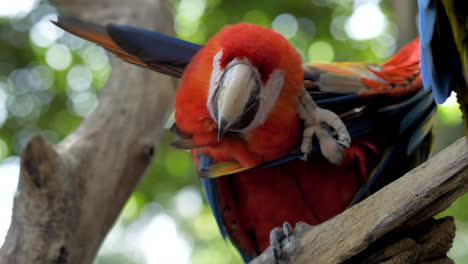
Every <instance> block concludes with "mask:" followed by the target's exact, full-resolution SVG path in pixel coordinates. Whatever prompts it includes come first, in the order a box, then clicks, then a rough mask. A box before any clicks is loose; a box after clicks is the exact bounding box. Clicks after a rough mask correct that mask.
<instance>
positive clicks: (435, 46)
mask: <svg viewBox="0 0 468 264" xmlns="http://www.w3.org/2000/svg"><path fill="white" fill-rule="evenodd" d="M418 7H419V33H420V35H421V71H422V77H423V83H424V87H425V88H426V89H432V92H433V94H434V97H435V100H436V102H437V103H438V104H441V103H443V102H444V101H445V100H446V99H447V97H448V96H449V95H450V93H451V91H455V92H456V93H457V99H458V102H459V103H460V108H461V110H462V112H463V119H464V123H465V131H467V132H468V117H467V113H468V79H467V77H468V24H467V21H468V4H467V3H466V2H465V1H455V0H442V1H435V0H418Z"/></svg>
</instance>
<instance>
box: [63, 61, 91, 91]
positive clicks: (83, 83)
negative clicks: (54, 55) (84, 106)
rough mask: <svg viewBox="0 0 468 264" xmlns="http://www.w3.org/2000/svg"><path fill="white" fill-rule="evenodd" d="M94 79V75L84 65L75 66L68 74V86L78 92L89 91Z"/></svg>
mask: <svg viewBox="0 0 468 264" xmlns="http://www.w3.org/2000/svg"><path fill="white" fill-rule="evenodd" d="M92 79H93V73H92V72H91V71H90V70H89V69H88V68H87V67H85V66H84V65H82V64H76V65H74V66H73V67H72V68H71V69H70V70H69V71H68V73H67V83H68V86H69V87H70V88H71V89H72V90H74V91H77V92H80V91H86V90H88V89H89V88H90V87H91V81H92Z"/></svg>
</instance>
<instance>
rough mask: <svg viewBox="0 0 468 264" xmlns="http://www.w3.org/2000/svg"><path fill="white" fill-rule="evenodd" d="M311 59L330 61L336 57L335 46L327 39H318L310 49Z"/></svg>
mask: <svg viewBox="0 0 468 264" xmlns="http://www.w3.org/2000/svg"><path fill="white" fill-rule="evenodd" d="M308 55H309V61H315V62H329V61H332V60H333V58H334V57H335V52H334V51H333V47H332V46H331V45H330V44H329V43H328V42H326V41H317V42H314V43H312V45H310V47H309V50H308Z"/></svg>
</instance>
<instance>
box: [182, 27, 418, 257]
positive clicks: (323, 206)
mask: <svg viewBox="0 0 468 264" xmlns="http://www.w3.org/2000/svg"><path fill="white" fill-rule="evenodd" d="M416 43H417V40H416V41H415V42H413V43H412V44H411V45H410V46H409V47H408V48H407V49H405V50H404V51H403V52H402V53H399V54H398V55H397V57H396V58H393V59H391V60H389V61H388V62H387V63H385V64H383V65H382V67H381V68H380V69H379V70H374V69H373V68H371V67H367V66H363V65H362V64H352V65H351V64H343V63H342V64H320V65H317V64H314V65H313V66H314V67H318V68H320V67H321V69H322V70H324V69H325V70H326V71H327V72H332V73H333V70H334V69H335V71H334V74H339V75H340V76H341V77H343V76H345V77H346V78H348V79H349V80H352V82H353V84H355V82H358V83H359V85H360V86H362V87H364V88H365V90H363V92H362V94H364V95H365V93H366V91H370V90H373V89H375V90H377V91H378V92H381V89H384V88H386V87H389V86H392V85H394V84H391V82H392V81H395V82H401V79H407V78H408V77H409V76H410V77H412V78H419V77H418V74H419V67H418V66H417V65H419V64H418V60H419V51H418V50H417V49H416V48H415V47H416V45H417V44H416ZM221 49H223V56H222V58H221V67H225V66H226V65H227V63H229V61H230V60H231V59H233V58H244V57H245V58H247V59H249V61H250V62H251V64H252V65H254V66H256V67H258V68H259V71H260V73H261V76H262V81H263V82H265V81H266V80H267V79H268V78H269V74H270V73H271V72H272V71H273V70H275V69H281V70H283V71H284V72H285V82H284V85H283V88H282V91H281V94H280V96H279V98H278V101H277V103H276V105H275V107H274V109H273V110H272V112H271V113H270V115H269V116H268V119H267V120H266V122H265V123H264V124H262V125H260V126H259V127H258V128H256V129H254V130H252V131H249V132H246V133H242V134H241V133H235V132H230V133H228V134H226V136H225V137H224V138H223V139H222V140H221V141H220V142H218V139H217V125H216V122H215V121H214V120H213V119H212V118H211V116H210V113H209V111H208V109H207V97H208V89H209V80H210V76H211V73H212V71H213V66H212V65H213V57H214V56H215V54H216V53H217V52H218V51H220V50H221ZM354 65H355V66H354ZM363 67H367V68H363ZM364 72H365V73H366V74H364ZM370 74H373V75H372V76H378V77H379V78H380V79H379V78H377V77H375V79H372V78H369V77H368V76H369V75H370ZM340 80H343V78H341V79H340ZM418 80H419V79H418ZM302 84H303V69H302V66H301V59H300V56H299V54H298V53H297V51H296V50H295V49H294V48H293V47H292V46H291V45H290V44H289V43H288V42H287V40H286V39H285V38H284V37H282V36H281V35H280V34H278V33H276V32H274V31H273V30H271V29H268V28H263V27H260V26H255V25H250V24H240V25H236V26H228V27H225V28H224V29H223V30H222V31H221V32H220V33H218V34H217V35H215V36H214V37H213V38H212V39H210V40H209V42H208V43H207V44H206V45H205V46H204V47H203V48H202V50H200V51H199V52H198V53H197V55H196V56H195V57H194V58H193V60H192V62H191V63H190V65H189V66H188V67H187V69H186V71H185V73H184V76H183V79H182V83H181V85H180V88H179V90H178V93H177V99H176V115H175V117H176V122H177V126H178V128H179V129H180V130H181V131H182V132H183V133H184V134H186V135H188V136H191V137H192V141H193V143H194V144H195V145H197V146H199V148H196V149H194V150H193V151H192V154H193V158H194V159H195V162H196V163H197V164H198V158H199V157H200V156H201V155H207V156H209V157H211V158H212V159H213V161H214V162H215V163H219V162H230V161H235V162H239V163H240V164H241V165H242V166H245V167H251V166H256V165H259V164H261V163H263V162H266V161H271V160H275V159H278V158H280V157H282V156H284V155H286V154H288V153H290V152H292V151H293V150H294V149H296V148H297V147H298V146H299V145H300V142H301V139H302V129H303V127H302V124H301V121H300V120H299V117H298V115H297V113H296V104H297V97H298V94H299V91H300V88H301V86H302ZM343 85H344V87H345V88H346V87H347V86H346V82H345V83H343ZM412 85H413V86H414V87H412V88H413V89H412V90H404V91H403V92H401V91H400V94H403V93H411V92H414V91H415V90H419V89H420V88H421V85H420V81H417V82H413V84H412ZM374 93H377V92H374ZM397 140H398V126H397V125H395V124H392V121H390V120H389V122H388V124H387V126H385V127H382V128H380V129H378V130H377V132H376V133H375V134H373V135H372V136H366V137H365V138H357V139H354V141H353V143H352V145H351V147H349V148H347V149H345V153H344V159H343V162H342V163H341V164H340V165H339V166H335V165H332V164H330V163H329V162H328V161H327V160H326V159H325V158H323V157H322V156H321V155H320V154H317V153H314V154H312V155H310V156H309V158H308V161H301V160H293V161H289V162H286V163H283V164H280V165H277V166H272V167H266V168H257V169H252V170H247V171H243V172H239V173H237V174H234V175H229V176H224V177H220V178H216V179H214V181H215V185H216V191H217V193H218V196H217V199H218V203H219V205H220V208H219V210H220V212H221V216H222V222H223V224H224V226H225V228H226V231H227V232H228V234H229V237H230V239H231V240H232V241H233V243H234V244H236V246H237V247H238V248H239V249H240V250H242V251H243V252H244V253H246V254H247V255H249V256H255V255H256V254H257V253H259V252H261V251H263V250H265V248H266V247H267V246H268V245H269V232H270V231H271V230H272V229H273V228H274V227H278V226H281V225H282V224H283V223H284V222H285V221H288V222H290V223H293V224H294V223H296V222H299V221H304V222H306V223H308V224H318V223H321V222H323V221H325V220H327V219H329V218H331V217H333V216H335V215H336V214H338V213H340V212H342V211H343V210H345V209H346V208H347V207H348V206H349V205H350V203H351V201H352V200H353V198H354V197H355V195H356V193H357V192H358V190H359V188H360V187H362V186H363V184H364V183H365V182H366V181H367V179H368V177H369V175H370V174H371V172H372V170H374V169H375V168H376V167H377V166H378V164H379V162H380V161H381V159H382V157H383V155H384V152H385V151H386V150H387V149H388V148H389V147H390V146H392V145H393V144H395V142H396V141H397ZM402 167H404V166H402Z"/></svg>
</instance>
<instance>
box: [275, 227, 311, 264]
mask: <svg viewBox="0 0 468 264" xmlns="http://www.w3.org/2000/svg"><path fill="white" fill-rule="evenodd" d="M311 228H313V226H311V225H309V224H307V223H305V222H297V223H296V227H295V228H294V229H293V228H292V226H291V225H290V224H289V223H288V222H284V224H283V228H281V227H275V228H273V230H271V232H270V249H271V253H272V255H273V259H274V263H275V264H280V263H289V261H290V259H291V257H292V256H294V255H295V254H296V253H297V250H298V249H299V248H300V245H299V241H300V237H301V236H302V235H304V234H305V233H306V232H307V231H308V230H310V229H311Z"/></svg>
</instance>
